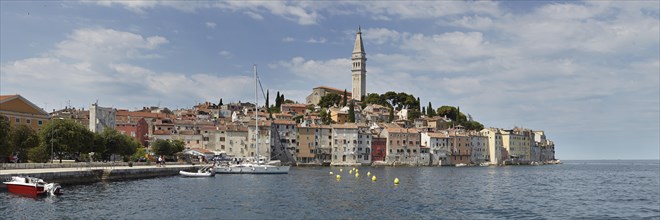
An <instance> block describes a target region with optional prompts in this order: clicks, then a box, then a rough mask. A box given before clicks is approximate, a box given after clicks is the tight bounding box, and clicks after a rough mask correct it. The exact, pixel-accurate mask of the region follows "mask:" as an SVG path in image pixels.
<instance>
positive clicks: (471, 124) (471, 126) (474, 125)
mask: <svg viewBox="0 0 660 220" xmlns="http://www.w3.org/2000/svg"><path fill="white" fill-rule="evenodd" d="M461 125H463V127H465V129H467V130H476V131H481V130H483V129H484V125H483V124H481V123H479V122H478V121H465V122H463V123H462V124H461Z"/></svg>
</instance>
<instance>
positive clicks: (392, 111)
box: [387, 108, 394, 122]
mask: <svg viewBox="0 0 660 220" xmlns="http://www.w3.org/2000/svg"><path fill="white" fill-rule="evenodd" d="M392 121H394V108H390V115H389V117H388V118H387V122H392Z"/></svg>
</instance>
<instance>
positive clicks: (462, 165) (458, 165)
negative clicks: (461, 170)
mask: <svg viewBox="0 0 660 220" xmlns="http://www.w3.org/2000/svg"><path fill="white" fill-rule="evenodd" d="M464 166H467V164H464V163H459V164H456V167H464Z"/></svg>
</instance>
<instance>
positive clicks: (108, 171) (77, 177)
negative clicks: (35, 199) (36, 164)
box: [0, 165, 202, 188]
mask: <svg viewBox="0 0 660 220" xmlns="http://www.w3.org/2000/svg"><path fill="white" fill-rule="evenodd" d="M201 167H202V166H200V165H167V166H165V167H156V165H149V166H146V165H145V166H132V167H128V166H116V167H93V168H89V167H72V168H40V169H11V170H0V181H5V180H6V179H9V178H10V177H11V176H31V177H36V178H40V179H43V180H44V181H46V182H55V183H59V184H62V185H73V184H87V183H94V182H98V181H116V180H130V179H143V178H154V177H162V176H173V175H179V171H181V170H185V171H193V170H197V169H199V168H201ZM0 187H2V188H4V187H5V185H4V184H0Z"/></svg>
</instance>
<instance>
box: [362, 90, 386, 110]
mask: <svg viewBox="0 0 660 220" xmlns="http://www.w3.org/2000/svg"><path fill="white" fill-rule="evenodd" d="M363 103H366V104H377V105H382V106H385V107H391V105H390V104H389V103H388V102H387V100H386V99H385V95H378V94H376V93H370V94H369V95H368V96H367V97H366V98H365V99H363Z"/></svg>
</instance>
